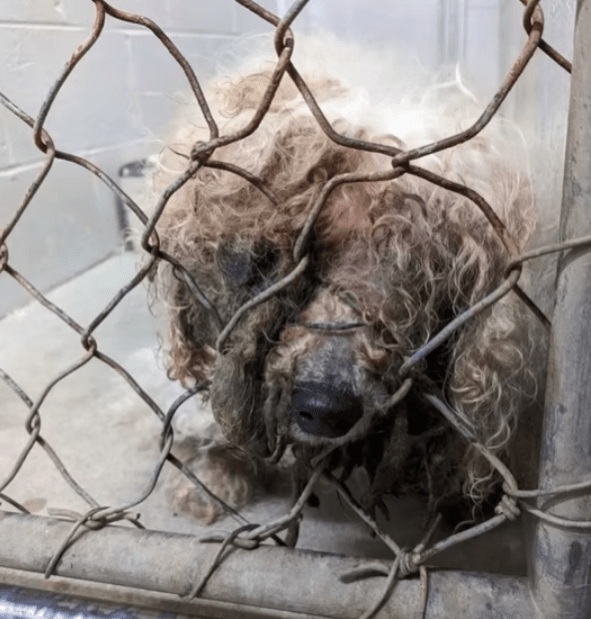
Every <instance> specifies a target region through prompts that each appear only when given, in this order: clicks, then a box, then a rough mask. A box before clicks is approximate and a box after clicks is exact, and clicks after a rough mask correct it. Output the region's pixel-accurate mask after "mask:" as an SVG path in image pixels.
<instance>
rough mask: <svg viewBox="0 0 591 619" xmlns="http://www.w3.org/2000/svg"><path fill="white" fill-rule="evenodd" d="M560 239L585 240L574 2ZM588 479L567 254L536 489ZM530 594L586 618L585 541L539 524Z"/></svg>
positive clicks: (544, 605)
mask: <svg viewBox="0 0 591 619" xmlns="http://www.w3.org/2000/svg"><path fill="white" fill-rule="evenodd" d="M560 226H561V236H562V238H563V239H565V240H566V239H572V238H576V237H579V236H582V235H586V234H591V0H578V1H577V13H576V23H575V38H574V58H573V73H572V85H571V99H570V111H569V118H568V134H567V144H566V162H565V180H564V190H563V201H562V214H561V224H560ZM590 472H591V251H590V250H589V248H588V247H586V248H583V249H575V250H572V251H570V252H567V253H566V254H565V255H564V256H563V257H562V259H561V261H560V263H559V267H558V280H557V291H556V306H555V312H554V320H553V332H552V340H551V345H550V356H549V367H548V386H547V391H546V410H545V417H544V432H543V438H542V450H541V458H540V484H539V485H540V487H541V488H553V487H556V486H559V485H567V484H573V483H576V482H581V481H583V480H584V479H586V478H589V475H590ZM541 506H542V507H543V508H544V509H546V510H548V511H549V512H551V513H553V514H555V515H557V516H560V517H562V518H567V519H572V520H589V519H591V497H590V496H589V495H588V492H587V494H581V493H579V495H573V494H572V493H571V494H569V495H561V496H557V497H554V498H551V499H549V500H548V499H544V500H543V501H542V504H541ZM530 565H531V586H532V592H533V595H534V599H535V602H536V604H537V606H538V608H539V610H540V612H541V614H542V615H543V616H544V617H546V618H548V619H550V618H551V619H559V618H560V619H562V618H564V619H566V618H568V619H583V618H586V619H587V618H590V617H591V533H589V531H588V530H587V531H583V530H580V529H579V530H578V531H577V530H576V529H575V528H574V527H572V528H565V527H559V526H555V525H551V524H548V523H544V522H537V523H536V525H535V535H534V538H533V547H532V553H531V564H530Z"/></svg>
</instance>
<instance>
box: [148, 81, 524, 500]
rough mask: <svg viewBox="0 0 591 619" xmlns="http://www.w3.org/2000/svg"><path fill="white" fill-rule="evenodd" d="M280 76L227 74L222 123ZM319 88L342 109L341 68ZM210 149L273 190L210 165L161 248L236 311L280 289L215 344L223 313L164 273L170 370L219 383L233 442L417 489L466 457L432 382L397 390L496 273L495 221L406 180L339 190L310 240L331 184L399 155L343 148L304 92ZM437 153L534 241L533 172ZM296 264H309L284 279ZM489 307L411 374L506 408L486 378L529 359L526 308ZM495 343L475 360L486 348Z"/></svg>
mask: <svg viewBox="0 0 591 619" xmlns="http://www.w3.org/2000/svg"><path fill="white" fill-rule="evenodd" d="M267 83H268V75H265V74H257V75H252V76H250V77H248V78H244V79H242V80H238V81H237V82H235V83H226V85H225V87H224V88H223V89H222V92H221V100H222V102H224V103H225V105H226V111H228V110H229V113H230V115H231V116H232V118H231V120H229V121H228V123H227V124H226V125H225V127H224V133H225V134H230V133H232V132H233V131H234V130H236V129H237V128H239V127H241V126H244V125H245V124H246V122H247V121H248V120H249V118H250V116H251V115H252V111H253V109H254V108H255V107H256V105H257V104H258V102H259V100H260V97H261V95H262V92H263V90H264V88H265V87H266V85H267ZM313 90H314V92H315V94H316V95H317V97H318V99H319V100H320V101H321V102H322V101H326V105H327V106H328V107H329V108H331V107H332V108H333V109H338V107H339V101H340V100H341V99H343V100H345V99H346V98H347V97H348V95H347V93H346V92H345V91H344V89H343V88H342V87H341V86H340V85H339V84H337V83H336V82H334V81H330V80H325V81H321V82H318V83H316V84H313ZM218 94H219V93H218ZM331 120H332V124H333V126H334V127H335V128H336V129H337V130H338V131H340V132H341V133H346V134H348V135H350V136H352V137H357V138H362V139H366V140H374V141H379V142H380V143H383V144H390V145H395V146H398V147H400V146H403V143H402V142H401V140H400V139H398V138H395V137H392V136H389V135H385V136H384V135H381V136H380V135H377V134H376V133H375V132H374V131H371V130H370V129H368V128H366V127H355V126H353V125H352V124H350V123H348V122H346V121H345V120H342V119H341V118H339V117H338V116H335V117H334V118H333V119H331ZM398 122H400V121H398ZM437 122H438V123H440V122H441V119H440V118H438V119H437ZM380 129H381V127H380ZM411 130H412V127H411ZM200 139H203V136H202V134H201V133H200V132H199V131H198V130H190V131H189V132H188V133H187V134H186V135H185V136H184V137H183V138H182V139H181V142H183V144H175V146H174V150H173V151H170V152H168V153H165V155H164V156H163V160H162V162H163V169H165V170H168V171H170V170H173V169H175V168H176V169H179V170H180V169H181V168H182V167H184V165H186V157H185V158H183V157H179V155H178V152H179V151H180V152H184V153H186V154H188V153H189V152H190V148H191V146H192V144H193V143H194V142H196V141H198V140H200ZM213 159H215V160H218V161H220V160H221V161H223V162H226V163H229V164H234V165H239V166H240V167H242V168H245V169H247V170H248V172H249V173H251V174H254V175H255V176H256V177H258V178H259V179H261V180H262V182H263V183H264V185H265V188H267V189H268V192H267V193H265V191H263V190H261V187H258V186H257V185H256V184H254V183H252V182H249V181H248V180H246V179H245V178H243V177H242V176H241V175H239V174H235V173H233V172H232V171H229V170H227V169H226V170H221V169H219V168H216V167H204V168H203V169H201V170H200V171H199V172H198V173H197V175H196V176H195V178H194V179H192V180H191V181H189V182H188V183H187V184H186V185H185V186H184V187H183V188H182V189H181V190H180V191H179V192H177V194H175V195H174V196H173V197H172V199H171V201H170V203H169V204H168V206H167V207H166V210H165V211H164V214H163V216H162V218H161V221H160V223H159V228H158V229H159V233H160V235H161V237H162V244H163V248H164V249H165V251H166V252H168V253H169V254H171V255H173V256H174V257H175V258H176V259H177V260H179V261H180V262H181V263H182V264H183V265H184V266H185V267H186V268H187V269H188V271H189V272H190V273H191V275H192V277H193V278H194V280H195V282H196V283H197V284H198V285H199V287H200V288H201V290H202V291H203V293H204V294H205V295H206V296H207V297H208V298H209V300H210V301H211V302H212V303H213V304H214V305H215V306H216V308H217V310H218V312H219V314H220V317H221V322H222V323H224V324H227V323H228V321H229V320H230V319H231V318H232V316H233V315H234V314H235V313H236V312H237V311H238V310H239V309H240V308H241V307H242V306H243V305H244V304H245V303H248V302H249V301H251V300H252V299H254V298H256V297H257V295H259V294H261V293H263V292H264V291H266V290H269V289H271V287H273V286H275V285H276V284H278V283H279V282H282V284H283V285H281V286H280V289H279V290H277V291H276V292H275V293H274V294H270V295H269V296H268V298H267V299H266V300H265V301H264V302H262V303H259V304H257V305H256V306H254V307H252V308H251V309H249V310H248V311H246V312H245V313H244V314H243V315H242V316H241V318H240V320H239V321H238V322H237V324H236V326H235V327H234V328H233V330H231V331H230V333H229V334H228V337H227V338H226V339H225V341H224V342H223V344H222V345H221V346H217V345H216V342H217V338H218V336H219V331H218V329H217V328H216V323H215V321H214V320H213V317H212V315H211V313H210V312H209V311H208V310H207V309H205V308H204V307H203V306H202V305H201V304H200V303H199V302H198V301H197V300H196V299H195V296H194V294H193V293H192V292H191V290H190V288H189V287H188V286H186V284H185V283H183V281H182V278H176V277H172V276H171V275H170V274H169V275H168V276H167V279H166V282H167V295H168V305H169V307H170V311H171V329H170V341H171V374H172V376H173V377H175V378H177V379H180V380H182V381H191V380H195V381H202V380H205V379H209V380H210V381H211V387H210V397H211V405H212V408H213V412H214V414H215V417H216V419H217V421H218V422H219V424H220V425H221V427H222V429H223V430H224V432H225V434H226V436H227V438H228V439H229V440H230V441H232V442H233V443H235V444H237V445H240V446H242V447H244V448H245V449H247V450H249V451H251V452H252V453H255V454H258V455H260V456H263V457H268V456H270V454H272V453H273V452H275V453H277V452H278V451H280V450H281V448H282V447H283V446H285V445H286V444H291V445H292V448H293V450H294V453H295V454H296V455H297V456H300V457H302V458H304V459H306V460H308V461H309V460H311V459H312V460H313V458H314V456H316V455H318V454H319V453H323V452H325V451H326V450H327V449H328V448H330V447H333V448H334V451H333V455H332V465H333V466H337V465H345V466H346V467H351V466H355V465H357V464H362V465H364V466H365V467H366V468H367V469H368V471H370V473H371V474H372V476H373V477H374V479H377V478H380V476H381V478H382V479H381V481H376V482H375V483H376V484H377V485H378V486H379V485H381V486H384V487H385V486H389V488H390V490H392V487H396V485H397V484H398V486H401V485H404V484H407V485H413V484H415V485H417V484H418V485H420V483H419V482H418V481H417V480H418V478H419V477H420V476H419V475H418V471H423V473H424V472H425V469H429V471H430V472H431V473H432V474H433V475H432V477H433V476H436V473H435V471H437V472H438V473H439V474H440V475H441V476H442V478H443V477H448V478H449V477H452V476H453V474H452V469H453V468H454V467H456V466H457V464H458V462H459V460H460V459H461V457H462V455H461V448H460V447H459V443H458V441H457V440H456V438H455V435H453V432H451V431H450V429H449V427H448V426H447V424H446V423H445V422H444V421H442V420H441V419H440V417H439V415H438V414H437V413H436V412H435V411H433V410H432V409H431V408H430V407H429V406H428V405H427V403H426V401H424V400H423V399H422V398H421V396H420V390H417V389H414V390H411V392H410V393H409V394H408V396H407V397H406V398H404V399H402V400H401V401H397V402H396V403H394V402H393V398H394V399H396V400H398V398H396V394H397V392H398V390H399V389H400V387H401V384H402V380H403V377H401V376H400V373H399V370H400V367H401V365H402V363H403V361H404V359H405V358H406V357H408V356H409V355H411V354H412V353H413V352H414V351H416V350H417V349H418V348H420V347H421V346H422V345H424V344H425V343H426V342H427V341H428V340H429V339H430V338H431V337H432V336H433V335H434V334H435V333H436V332H437V331H438V330H440V329H441V328H442V327H443V326H444V325H445V324H446V323H447V322H448V321H449V320H450V319H451V318H452V317H453V316H454V315H455V314H457V313H458V312H460V311H463V310H465V309H467V308H468V307H470V306H471V305H472V304H474V303H475V302H476V301H478V300H480V299H481V298H482V297H483V296H484V295H485V294H486V293H487V292H489V291H490V290H492V289H493V288H494V287H495V286H496V285H498V284H499V282H500V281H501V279H502V277H503V275H504V268H505V265H506V264H507V262H508V259H509V256H508V253H507V251H506V249H505V247H503V245H502V243H501V242H500V241H499V239H498V237H497V235H496V233H495V232H494V230H493V228H492V226H491V225H490V223H489V221H488V220H487V219H486V218H485V217H484V215H483V214H482V213H481V212H480V210H479V209H478V208H477V207H476V206H475V205H474V203H473V202H471V201H470V200H468V199H467V198H465V197H462V196H459V195H457V194H455V193H452V192H449V191H447V190H445V189H442V188H440V187H438V186H436V185H433V184H430V183H428V182H427V181H425V180H421V179H418V178H414V177H410V176H409V175H403V176H400V177H399V178H395V179H392V180H386V181H384V180H381V181H372V182H369V181H365V182H355V183H343V184H339V185H337V186H335V187H334V189H333V190H332V191H331V192H330V193H329V194H328V197H327V198H326V200H325V201H324V203H323V204H322V207H321V208H320V210H319V211H318V213H317V216H316V217H315V219H314V223H313V226H312V228H311V231H310V233H309V234H308V235H307V236H306V237H305V238H304V237H302V230H304V228H305V226H306V222H307V220H308V218H309V214H310V212H311V209H312V208H313V206H314V204H317V203H318V198H319V196H321V193H322V190H323V188H325V187H326V184H327V182H328V181H329V180H330V179H332V178H334V177H335V176H337V175H340V174H347V173H356V174H364V173H367V174H370V173H375V172H377V171H387V170H389V169H390V170H391V166H390V167H389V158H388V157H387V156H384V155H380V154H375V153H370V152H366V151H364V150H359V149H352V148H346V147H343V146H338V145H336V144H334V143H333V142H332V141H331V140H330V139H329V138H328V137H327V136H326V135H325V134H324V132H323V131H322V130H321V129H320V128H319V126H318V124H317V122H316V121H315V120H314V119H313V118H312V115H311V114H310V112H309V111H308V110H307V108H306V107H305V105H304V104H303V102H302V100H301V99H300V98H299V97H298V95H297V91H295V89H294V88H293V87H287V86H285V87H284V88H283V89H282V90H280V91H279V93H278V95H277V97H276V99H275V102H274V104H273V106H272V108H271V110H270V112H269V114H268V115H267V117H266V119H265V120H264V121H263V124H262V125H261V127H260V128H259V129H257V131H256V132H255V133H254V134H253V135H251V136H249V137H247V138H246V139H245V140H242V141H240V142H238V143H235V144H232V145H230V146H226V147H223V148H220V149H218V150H216V152H215V154H214V156H213ZM179 164H180V165H179ZM424 165H426V166H428V167H429V168H430V169H431V170H433V171H436V172H438V173H441V174H444V175H445V176H447V177H448V178H452V180H456V181H461V182H466V183H468V184H472V185H473V186H475V188H476V189H477V190H479V191H480V192H481V193H482V194H483V195H484V196H485V197H486V199H487V200H488V201H489V203H490V204H491V206H492V207H493V209H494V210H495V212H496V213H497V215H498V216H499V217H500V218H501V220H502V221H504V223H505V225H506V226H507V229H508V232H509V234H510V235H511V236H512V238H513V239H514V242H515V244H516V245H517V246H518V247H521V246H523V245H524V244H525V242H526V240H527V238H528V237H529V235H530V233H531V228H532V225H533V216H532V212H531V207H532V205H531V198H530V193H529V188H528V184H527V182H526V181H525V180H524V177H523V176H521V175H519V174H518V173H517V172H516V171H515V170H511V169H510V167H507V165H505V164H504V163H503V161H502V156H500V155H499V153H498V152H497V151H496V150H495V147H494V146H493V145H491V144H490V143H489V142H488V141H487V140H485V139H481V138H477V139H475V140H473V141H472V142H471V143H469V144H468V145H464V146H461V147H458V148H456V149H455V151H454V152H451V153H446V154H444V155H442V156H441V157H439V158H436V157H432V158H430V159H429V160H428V161H427V162H426V163H424ZM161 178H162V179H163V180H164V181H165V182H169V181H170V180H171V178H172V177H171V175H170V174H168V173H165V174H163V175H162V177H161ZM469 181H471V183H470V182H469ZM298 244H299V245H298ZM294 269H297V270H298V275H297V277H293V278H292V279H291V280H289V281H284V280H285V278H286V277H288V276H289V274H290V273H292V272H293V271H294ZM499 307H501V306H499ZM491 311H493V312H494V311H496V312H497V313H496V314H495V315H494V316H493V314H491V312H488V313H485V315H483V316H482V317H480V318H477V319H475V320H474V321H472V322H471V323H469V326H468V327H466V328H464V330H463V331H462V332H460V333H458V334H456V335H455V336H454V337H453V338H452V339H451V340H450V341H448V343H447V344H446V345H444V346H443V347H441V348H440V349H439V350H438V351H436V352H435V353H434V354H433V355H431V356H430V357H429V358H428V359H427V360H426V361H424V362H423V363H422V365H420V366H417V368H418V370H417V371H416V372H415V386H416V385H422V388H427V389H430V388H436V389H438V390H441V391H443V392H446V393H447V394H448V397H450V398H452V399H453V398H455V400H456V401H460V400H462V401H463V402H464V403H465V406H464V408H465V409H469V412H470V413H471V414H472V416H473V417H477V414H478V410H477V409H478V408H479V407H480V410H481V412H482V414H483V415H489V417H490V416H493V417H494V415H496V412H495V411H494V410H493V407H494V406H495V404H494V402H493V401H494V400H495V398H497V395H498V390H499V388H498V385H496V384H495V385H491V384H490V383H491V381H492V382H495V381H497V382H498V381H499V377H500V378H501V379H502V378H503V373H505V374H506V378H509V377H510V376H513V377H514V375H516V373H518V372H519V371H520V369H521V366H520V367H519V368H518V367H517V366H518V365H519V364H520V361H519V359H517V357H519V355H517V356H515V355H514V357H513V359H511V355H512V354H513V351H509V350H508V347H510V345H511V346H512V345H515V346H517V344H516V343H515V342H513V340H512V338H513V335H514V334H515V333H517V332H518V331H519V330H520V329H521V327H520V326H519V324H518V323H519V321H520V320H521V319H520V318H519V316H518V313H516V312H515V311H514V309H513V306H512V305H510V304H504V305H502V307H501V309H500V310H498V309H497V310H491ZM491 316H492V318H491ZM503 338H504V339H503ZM497 340H498V341H501V340H502V341H501V343H502V346H501V348H503V346H504V348H503V350H500V352H499V354H498V355H497V357H495V354H496V352H495V350H494V349H493V350H492V351H485V350H484V349H483V346H484V343H485V341H487V342H489V343H490V342H494V341H497ZM470 346H473V347H474V348H475V349H474V350H473V351H471V352H467V349H468V348H469V347H470ZM487 354H489V355H492V357H491V358H489V359H488V360H486V361H485V362H484V361H483V362H482V363H481V364H480V367H476V366H475V364H476V361H475V360H474V358H473V356H474V355H476V356H478V355H480V357H482V358H483V357H484V356H485V355H487ZM519 354H521V353H519ZM471 355H472V356H471ZM505 366H507V367H505ZM489 369H490V374H489V375H487V374H486V373H487V371H489ZM508 389H509V392H510V388H509V387H508ZM497 400H498V398H497ZM497 404H498V405H500V401H499V402H497ZM470 407H472V408H470ZM504 422H506V420H498V423H497V425H503V423H504ZM487 423H488V422H487ZM495 423H496V422H495ZM509 425H510V424H509ZM492 426H494V427H496V426H495V424H494V423H492ZM487 430H488V428H487ZM409 462H410V465H409ZM442 462H446V463H447V464H446V465H445V466H444V465H443V464H442ZM386 471H390V472H389V473H387V474H386ZM392 471H395V472H394V473H392ZM429 471H427V472H428V473H429ZM423 477H424V475H423ZM432 481H433V480H432V479H431V480H430V483H432ZM394 489H395V488H394ZM376 492H377V490H376Z"/></svg>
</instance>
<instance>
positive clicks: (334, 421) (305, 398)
mask: <svg viewBox="0 0 591 619" xmlns="http://www.w3.org/2000/svg"><path fill="white" fill-rule="evenodd" d="M291 409H292V414H293V417H294V420H295V422H296V423H297V424H298V426H299V427H300V428H301V429H302V430H303V431H304V432H306V434H311V435H313V436H324V437H328V438H336V437H339V436H343V435H345V434H347V432H348V431H349V430H350V429H351V428H352V427H353V426H354V425H355V423H356V422H357V421H358V420H359V419H360V418H361V416H362V415H363V407H362V404H361V400H360V399H359V398H358V397H357V396H355V395H354V394H353V393H352V392H351V391H350V390H347V389H339V388H337V387H335V386H334V385H331V384H330V383H323V382H313V381H310V382H304V383H300V384H299V385H297V386H296V388H295V389H294V390H293V392H292V395H291Z"/></svg>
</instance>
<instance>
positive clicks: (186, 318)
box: [168, 282, 216, 385]
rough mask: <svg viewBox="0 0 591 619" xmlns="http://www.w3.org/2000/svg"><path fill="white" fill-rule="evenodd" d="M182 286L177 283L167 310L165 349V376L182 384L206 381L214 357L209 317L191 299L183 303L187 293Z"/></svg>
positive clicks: (212, 331)
mask: <svg viewBox="0 0 591 619" xmlns="http://www.w3.org/2000/svg"><path fill="white" fill-rule="evenodd" d="M185 288H186V286H185V285H184V283H181V282H178V283H177V291H176V295H175V297H176V300H177V304H175V306H174V307H172V308H171V310H170V312H171V316H170V329H169V341H170V349H169V351H168V355H169V363H168V376H169V378H171V379H172V380H178V381H180V382H181V383H182V384H183V385H186V384H187V383H188V382H192V381H193V380H194V381H196V382H202V381H204V380H206V379H207V378H208V377H209V374H210V369H211V367H212V365H213V364H214V362H215V358H216V353H215V350H214V348H213V345H214V342H213V339H212V333H214V329H213V325H212V324H211V319H210V318H209V316H208V315H207V312H206V311H205V309H204V308H202V307H201V306H199V305H198V304H197V303H195V302H194V301H192V302H190V303H187V302H185V303H183V302H182V299H183V297H187V296H188V294H190V293H187V291H185V290H184V289H185ZM185 301H186V299H185Z"/></svg>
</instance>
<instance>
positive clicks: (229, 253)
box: [219, 243, 279, 294]
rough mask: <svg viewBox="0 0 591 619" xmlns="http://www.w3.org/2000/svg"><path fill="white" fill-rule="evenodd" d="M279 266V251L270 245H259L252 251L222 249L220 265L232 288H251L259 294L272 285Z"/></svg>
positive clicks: (226, 280)
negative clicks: (271, 282) (268, 285)
mask: <svg viewBox="0 0 591 619" xmlns="http://www.w3.org/2000/svg"><path fill="white" fill-rule="evenodd" d="M278 264H279V251H278V250H277V249H276V248H275V247H273V246H271V245H270V244H268V243H257V244H256V245H255V246H254V247H253V248H252V250H250V251H247V250H238V249H236V248H232V247H222V248H220V253H219V265H220V268H221V271H222V275H223V277H224V280H225V282H226V284H227V285H228V286H230V287H232V288H249V289H250V290H251V291H252V292H254V293H256V294H258V293H259V292H261V291H262V290H263V289H264V288H265V287H266V285H267V284H269V283H270V280H271V279H272V278H273V275H274V271H275V270H276V267H277V265H278Z"/></svg>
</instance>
